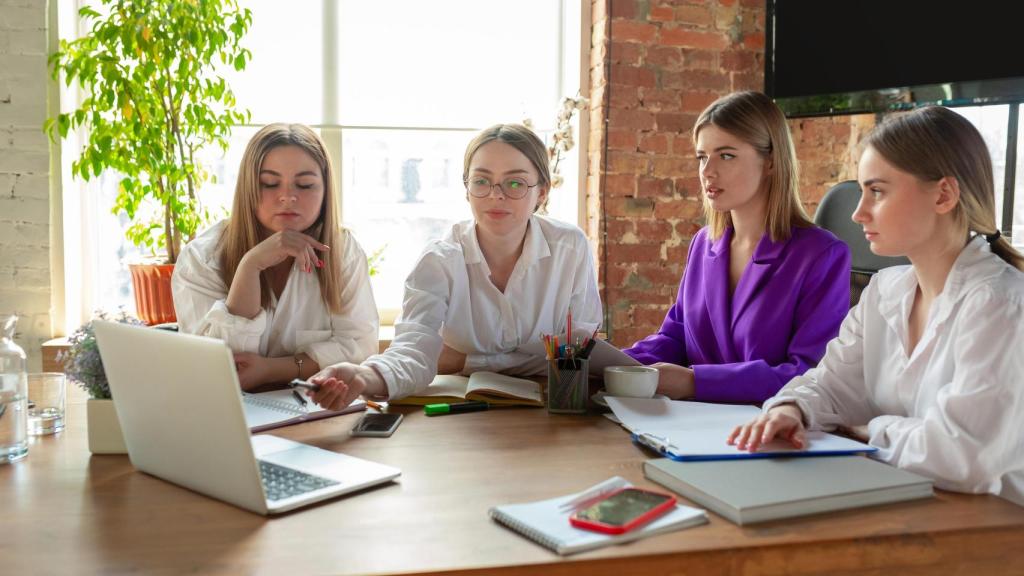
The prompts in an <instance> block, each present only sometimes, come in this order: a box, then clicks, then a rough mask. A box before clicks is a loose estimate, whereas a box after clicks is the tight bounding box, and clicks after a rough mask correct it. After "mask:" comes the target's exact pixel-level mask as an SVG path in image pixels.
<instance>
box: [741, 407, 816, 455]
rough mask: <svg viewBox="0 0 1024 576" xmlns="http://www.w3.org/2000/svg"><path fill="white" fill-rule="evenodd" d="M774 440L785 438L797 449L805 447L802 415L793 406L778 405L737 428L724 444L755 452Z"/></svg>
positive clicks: (805, 440) (805, 439)
mask: <svg viewBox="0 0 1024 576" xmlns="http://www.w3.org/2000/svg"><path fill="white" fill-rule="evenodd" d="M774 438H785V439H786V440H789V441H790V443H792V444H793V446H795V447H797V448H804V447H806V446H807V437H806V430H805V429H804V422H803V413H801V412H800V408H798V407H797V406H796V405H795V404H780V405H778V406H775V407H774V408H771V409H770V410H768V411H767V412H764V413H762V414H761V415H760V416H758V417H757V418H755V419H754V420H753V421H752V422H750V423H749V424H744V425H742V426H737V427H736V428H735V429H734V430H733V431H732V434H729V439H728V440H726V442H727V443H729V444H731V445H735V446H736V447H737V448H738V449H740V450H749V451H750V452H755V451H756V450H757V448H758V447H759V446H761V445H762V444H767V443H768V442H771V441H772V439H774Z"/></svg>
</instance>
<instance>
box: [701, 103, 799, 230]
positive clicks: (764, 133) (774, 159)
mask: <svg viewBox="0 0 1024 576" xmlns="http://www.w3.org/2000/svg"><path fill="white" fill-rule="evenodd" d="M708 126H715V127H717V128H721V129H722V130H725V131H726V132H728V133H729V134H732V135H733V136H735V137H737V138H739V139H741V140H743V141H744V142H746V143H747V144H750V145H751V146H753V147H754V149H755V150H757V151H758V152H759V153H760V154H761V155H762V156H763V157H764V159H765V162H766V163H767V165H768V166H770V167H771V172H770V174H769V175H768V189H767V191H766V192H767V194H768V199H767V204H768V211H767V212H768V213H767V215H766V221H765V230H766V231H767V232H768V234H769V237H770V238H771V239H772V241H773V242H778V241H780V240H785V239H787V238H789V236H790V233H791V232H792V228H793V227H794V226H800V227H808V226H813V224H812V223H811V220H810V218H808V217H807V213H806V212H805V211H804V208H803V205H802V204H801V203H800V195H799V194H798V190H799V172H798V166H797V161H796V152H795V150H794V149H793V138H792V137H791V136H790V134H789V126H787V125H786V116H785V115H784V114H783V113H782V110H780V109H779V107H778V106H776V105H775V103H774V102H772V99H771V98H769V97H768V96H766V95H764V94H762V93H760V92H753V91H746V92H734V93H732V94H729V95H727V96H723V97H721V98H719V99H718V100H715V101H714V102H712V103H711V104H710V105H709V106H708V107H707V108H705V109H704V111H703V112H701V113H700V116H699V117H698V118H697V123H696V124H694V126H693V143H694V146H696V144H697V136H698V134H700V131H701V130H703V129H704V128H706V127H708ZM704 217H705V219H706V220H707V223H708V228H709V232H710V236H711V239H712V240H716V239H718V238H720V237H721V236H722V234H724V233H725V229H726V228H728V227H729V226H731V225H732V215H731V214H730V213H729V212H719V211H717V210H715V209H714V208H712V207H711V203H710V202H709V201H708V200H707V198H706V197H705V198H704Z"/></svg>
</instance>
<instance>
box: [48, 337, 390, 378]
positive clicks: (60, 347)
mask: <svg viewBox="0 0 1024 576" xmlns="http://www.w3.org/2000/svg"><path fill="white" fill-rule="evenodd" d="M377 334H378V336H377V338H378V340H377V348H378V350H379V351H380V352H383V351H385V350H387V349H388V346H390V345H391V340H392V339H393V338H394V337H395V327H394V326H392V325H387V326H381V327H380V331H379V332H378V333H377ZM68 347H69V345H68V339H67V337H61V338H53V339H51V340H47V341H46V342H44V343H43V349H42V351H43V372H63V371H64V365H63V364H61V363H60V362H58V361H57V355H58V354H60V353H61V352H64V351H66V350H67V349H68Z"/></svg>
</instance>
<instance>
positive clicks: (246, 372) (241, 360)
mask: <svg viewBox="0 0 1024 576" xmlns="http://www.w3.org/2000/svg"><path fill="white" fill-rule="evenodd" d="M234 355H235V370H236V371H237V372H238V383H239V384H240V385H241V386H242V390H252V389H253V388H256V387H257V386H259V385H261V384H266V383H267V382H269V381H270V379H271V377H270V374H271V370H270V359H269V358H264V357H263V356H260V355H259V354H252V353H251V352H235V353H234Z"/></svg>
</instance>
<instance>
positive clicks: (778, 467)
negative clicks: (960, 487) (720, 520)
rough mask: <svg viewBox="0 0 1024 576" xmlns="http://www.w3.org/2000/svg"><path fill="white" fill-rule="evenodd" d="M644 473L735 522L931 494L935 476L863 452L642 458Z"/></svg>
mask: <svg viewBox="0 0 1024 576" xmlns="http://www.w3.org/2000/svg"><path fill="white" fill-rule="evenodd" d="M644 475H645V476H647V477H648V478H649V479H651V480H653V481H654V482H657V483H658V484H661V485H662V486H664V487H666V488H668V489H669V490H672V491H673V492H676V493H678V494H681V495H683V496H685V497H686V498H688V499H690V500H692V501H694V502H696V503H698V504H700V505H701V506H707V507H708V508H709V509H710V510H712V511H713V512H715V513H717V514H719V515H720V516H723V517H725V518H727V519H729V520H731V521H732V522H735V523H736V524H751V523H754V522H764V521H766V520H776V519H779V518H790V517H793V516H804V515H807V514H817V513H820V512H828V511H833V510H844V509H848V508H858V507H861V506H872V505H877V504H884V503H888V502H899V501H903V500H912V499H917V498H928V497H930V496H931V495H932V481H931V480H930V479H928V478H925V477H923V476H918V475H917V474H913V473H911V472H907V471H905V470H900V469H898V468H894V467H892V466H889V465H887V464H883V463H881V462H877V461H875V460H872V459H870V458H866V457H863V456H833V457H829V458H771V459H762V460H717V461H708V462H676V461H673V460H668V459H665V458H659V459H656V460H648V461H647V462H644Z"/></svg>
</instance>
